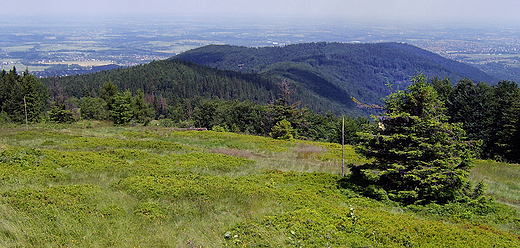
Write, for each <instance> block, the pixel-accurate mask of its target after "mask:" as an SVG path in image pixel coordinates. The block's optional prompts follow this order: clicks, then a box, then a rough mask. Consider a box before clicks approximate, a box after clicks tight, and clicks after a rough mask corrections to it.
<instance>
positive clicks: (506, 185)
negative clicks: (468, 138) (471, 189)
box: [471, 160, 520, 209]
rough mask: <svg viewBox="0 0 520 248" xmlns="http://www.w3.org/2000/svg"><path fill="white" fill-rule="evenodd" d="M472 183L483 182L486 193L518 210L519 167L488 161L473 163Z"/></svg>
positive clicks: (519, 203)
mask: <svg viewBox="0 0 520 248" xmlns="http://www.w3.org/2000/svg"><path fill="white" fill-rule="evenodd" d="M471 179H472V180H473V181H484V183H485V185H486V193H487V194H489V195H491V196H493V197H494V198H495V199H496V200H497V201H499V202H503V203H505V204H508V205H511V206H514V207H516V208H518V209H520V165H519V164H508V163H501V162H495V161H489V160H479V161H476V162H475V168H474V169H473V171H472V173H471Z"/></svg>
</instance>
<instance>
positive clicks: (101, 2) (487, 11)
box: [2, 0, 520, 22]
mask: <svg viewBox="0 0 520 248" xmlns="http://www.w3.org/2000/svg"><path fill="white" fill-rule="evenodd" d="M15 3H16V5H14V4H4V5H3V6H2V12H3V13H17V14H22V15H25V14H28V15H30V14H32V15H42V14H43V15H54V14H82V15H97V14H101V15H161V16H211V17H218V16H226V17H236V18H243V17H267V18H283V17H285V18H293V17H304V18H342V19H358V20H400V21H436V20H443V21H464V22H468V21H469V22H471V21H487V22H512V21H517V22H520V17H519V13H520V1H519V0H471V1H470V0H435V1H430V0H424V1H423V0H218V1H217V0H88V1H85V0H45V1H42V0H17V1H15Z"/></svg>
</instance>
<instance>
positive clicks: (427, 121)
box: [351, 75, 472, 204]
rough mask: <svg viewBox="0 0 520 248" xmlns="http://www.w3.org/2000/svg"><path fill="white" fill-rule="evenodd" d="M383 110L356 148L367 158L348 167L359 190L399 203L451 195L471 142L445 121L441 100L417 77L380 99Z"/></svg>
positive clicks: (462, 179)
mask: <svg viewBox="0 0 520 248" xmlns="http://www.w3.org/2000/svg"><path fill="white" fill-rule="evenodd" d="M384 101H385V107H386V112H385V113H384V115H383V116H381V117H378V118H377V119H376V121H378V125H377V127H374V129H373V130H372V132H370V133H363V134H361V139H362V142H361V145H359V146H358V147H357V151H358V152H360V153H361V154H363V155H364V156H366V157H367V158H369V159H373V162H371V163H367V164H364V165H359V166H355V165H351V171H352V175H351V179H352V181H353V182H355V183H356V184H358V185H360V186H362V187H363V188H364V189H365V193H366V194H368V195H372V196H377V197H379V198H387V197H388V198H390V199H391V200H395V201H399V202H402V203H405V204H411V203H428V202H437V203H445V202H448V201H451V200H455V199H457V198H458V197H459V196H460V195H461V193H462V187H463V186H464V185H465V184H466V182H467V176H468V174H469V169H470V168H471V166H470V160H471V155H472V152H471V149H470V146H471V144H470V143H468V142H466V141H465V140H464V130H463V129H462V128H461V125H460V124H450V123H447V120H448V117H447V116H446V115H445V109H444V106H443V102H442V101H440V100H439V99H438V96H437V93H436V91H435V90H434V89H433V87H432V86H431V85H427V84H426V77H425V76H423V75H419V76H416V77H414V78H413V83H412V84H411V85H410V86H409V87H408V88H407V89H406V90H405V91H399V92H397V93H393V94H391V95H389V96H388V97H387V98H385V99H384Z"/></svg>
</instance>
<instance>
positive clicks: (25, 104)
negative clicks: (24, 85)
mask: <svg viewBox="0 0 520 248" xmlns="http://www.w3.org/2000/svg"><path fill="white" fill-rule="evenodd" d="M23 107H24V109H25V130H26V131H27V130H29V124H27V102H26V101H25V96H23Z"/></svg>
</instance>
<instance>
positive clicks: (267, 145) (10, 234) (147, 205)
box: [0, 122, 520, 247]
mask: <svg viewBox="0 0 520 248" xmlns="http://www.w3.org/2000/svg"><path fill="white" fill-rule="evenodd" d="M341 153H342V151H341V146H340V145H338V144H331V143H320V142H309V141H280V140H273V139H271V138H267V137H259V136H249V135H240V134H235V133H219V132H212V131H204V132H200V131H186V132H182V131H172V130H170V129H167V128H159V127H112V126H111V125H110V124H107V123H104V122H79V123H75V124H71V125H52V124H34V125H30V126H29V131H25V126H9V127H1V128H0V219H1V220H2V221H0V246H2V247H84V246H88V247H222V246H231V247H234V246H243V245H246V246H247V245H253V244H257V245H267V246H298V241H299V242H301V245H307V246H313V244H314V246H320V247H324V246H326V244H329V245H331V246H347V247H348V246H375V247H377V246H382V247H386V246H401V245H402V246H406V245H414V244H415V245H417V246H421V245H425V244H429V243H430V241H432V242H435V243H436V244H438V246H442V244H450V245H451V246H455V247H456V246H457V245H458V244H462V243H460V241H458V239H461V238H462V237H464V236H467V237H471V238H472V239H474V240H476V241H472V242H473V243H472V244H479V242H481V244H491V243H492V242H493V241H492V240H494V242H495V243H494V244H512V245H513V246H514V245H517V244H518V243H519V242H518V240H516V241H515V238H514V236H512V235H511V234H510V233H508V231H510V230H512V231H511V232H513V233H518V232H520V230H519V229H520V227H518V226H517V224H515V223H516V222H515V219H514V217H512V215H508V213H506V214H504V215H503V216H502V217H504V218H503V220H501V222H500V223H497V224H495V223H494V222H492V220H493V221H494V220H495V219H498V217H494V218H489V219H490V220H488V222H489V223H488V222H486V221H483V220H482V219H483V218H480V217H479V218H477V219H478V220H479V222H478V224H479V225H481V224H486V223H487V224H489V225H491V226H492V227H488V226H485V227H480V226H478V225H477V224H474V223H473V222H470V220H472V219H471V218H469V217H468V218H466V219H460V217H457V218H450V217H447V216H445V214H446V213H444V212H442V211H440V210H436V211H440V213H436V215H431V213H430V212H431V211H430V210H428V209H426V210H425V211H424V213H423V212H420V211H417V213H411V212H410V211H407V210H405V209H404V208H402V207H400V206H397V205H395V204H392V203H384V202H377V201H375V200H370V199H367V198H362V197H359V196H358V195H356V194H355V193H354V192H353V191H349V190H348V189H339V188H338V187H337V181H338V180H340V178H341V177H340V173H341ZM345 154H346V156H345V157H346V160H345V163H347V164H348V163H355V164H359V163H364V162H366V161H365V160H364V159H362V158H361V157H359V156H358V155H357V154H356V153H355V152H354V150H353V148H352V147H351V146H346V149H345ZM490 165H492V166H490ZM515 173H516V174H515ZM504 174H508V175H504ZM479 176H482V178H483V177H485V181H486V183H487V184H488V188H489V189H490V190H492V189H493V188H495V187H494V186H493V187H491V186H492V185H493V184H491V183H493V182H496V183H498V184H497V185H502V186H504V187H506V188H505V189H501V190H500V191H498V190H497V192H498V193H497V192H494V191H489V192H488V193H489V194H491V195H500V196H501V197H502V198H505V199H508V201H509V202H510V203H512V204H516V203H515V202H516V201H518V200H517V198H515V196H513V195H508V194H514V193H515V192H517V191H515V190H517V189H518V188H515V187H516V186H517V182H518V169H517V167H515V165H509V164H503V163H494V162H487V161H478V162H477V166H476V167H475V170H474V172H473V174H472V180H473V181H476V182H477V181H479V180H480V178H479ZM515 180H516V182H515ZM496 188H497V189H499V187H498V186H496ZM498 198H499V197H497V199H498ZM351 207H353V208H355V210H356V214H357V215H358V216H359V220H358V222H357V226H355V227H354V226H353V222H352V221H353V219H352V218H351V216H349V213H350V208H351ZM450 211H451V210H450ZM457 211H458V210H457ZM464 214H466V213H465V212H464V213H463V214H461V215H462V216H464ZM432 216H433V217H432ZM457 216H458V215H457ZM502 217H501V218H502ZM506 217H507V218H506ZM508 218H510V219H508ZM446 220H447V221H448V222H449V224H446V223H443V222H442V221H446ZM454 220H456V221H454ZM396 223H398V224H396ZM396 225H397V226H396ZM404 227H406V228H404ZM494 228H498V230H497V229H494ZM437 233H442V235H443V237H441V236H440V235H438V234H437ZM475 233H476V234H478V235H475ZM229 235H231V236H229ZM479 235H480V236H482V237H479ZM235 236H236V237H235ZM329 236H330V238H328V237H329ZM446 238H449V239H450V240H449V241H446ZM507 242H510V243H507ZM515 242H516V243H515ZM466 243H467V242H466ZM340 244H341V245H340ZM477 246H478V245H477Z"/></svg>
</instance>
